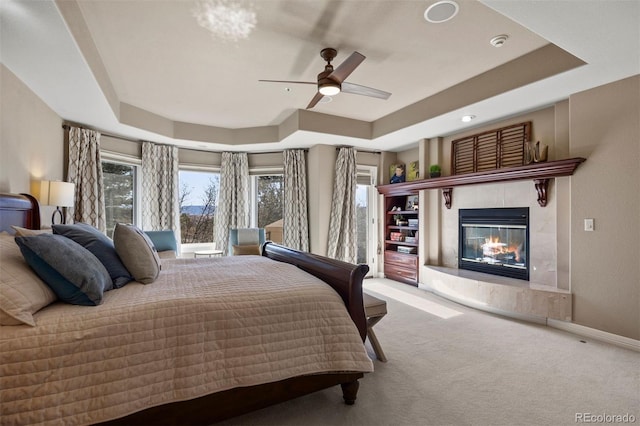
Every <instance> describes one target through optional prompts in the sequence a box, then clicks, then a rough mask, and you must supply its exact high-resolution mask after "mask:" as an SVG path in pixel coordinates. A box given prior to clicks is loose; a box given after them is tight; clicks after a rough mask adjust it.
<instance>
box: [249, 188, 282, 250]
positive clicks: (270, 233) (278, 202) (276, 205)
mask: <svg viewBox="0 0 640 426" xmlns="http://www.w3.org/2000/svg"><path fill="white" fill-rule="evenodd" d="M254 179H255V180H256V182H255V183H256V194H255V195H256V196H255V203H256V213H257V218H256V219H257V220H256V222H255V223H256V225H257V226H258V228H265V232H266V233H267V239H268V240H271V241H274V242H276V243H282V216H283V213H282V206H283V204H284V177H283V176H282V175H265V176H254Z"/></svg>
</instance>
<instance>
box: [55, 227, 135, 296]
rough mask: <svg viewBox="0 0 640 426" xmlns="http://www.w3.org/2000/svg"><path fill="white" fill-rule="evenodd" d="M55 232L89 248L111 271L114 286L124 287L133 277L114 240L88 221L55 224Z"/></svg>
mask: <svg viewBox="0 0 640 426" xmlns="http://www.w3.org/2000/svg"><path fill="white" fill-rule="evenodd" d="M52 228H53V233H54V234H60V235H62V236H64V237H67V238H70V239H72V240H73V241H75V242H76V243H78V244H80V245H81V246H82V247H84V248H86V249H87V250H89V251H90V252H91V253H93V255H94V256H95V257H97V258H98V260H99V261H100V262H102V264H103V265H104V267H105V268H106V269H107V271H108V272H109V276H110V277H111V280H112V281H113V288H120V287H124V285H125V284H127V283H128V282H129V281H133V277H132V276H131V274H130V273H129V271H128V270H127V268H126V267H125V266H124V263H122V261H121V260H120V257H119V256H118V253H117V252H116V248H115V246H114V245H113V241H112V240H111V239H110V238H109V237H107V236H106V235H104V234H103V233H102V232H100V230H98V229H96V228H94V227H93V226H91V225H88V224H86V223H75V224H73V225H53V226H52Z"/></svg>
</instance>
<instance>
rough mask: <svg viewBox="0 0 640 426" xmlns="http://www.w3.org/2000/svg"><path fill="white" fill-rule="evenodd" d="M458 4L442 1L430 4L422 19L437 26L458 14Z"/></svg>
mask: <svg viewBox="0 0 640 426" xmlns="http://www.w3.org/2000/svg"><path fill="white" fill-rule="evenodd" d="M458 9H459V7H458V3H456V2H455V1H453V0H442V1H439V2H437V3H434V4H432V5H431V6H429V7H428V8H427V10H425V11H424V19H426V20H427V22H431V23H432V24H439V23H441V22H446V21H448V20H449V19H452V18H453V17H454V16H456V15H457V14H458Z"/></svg>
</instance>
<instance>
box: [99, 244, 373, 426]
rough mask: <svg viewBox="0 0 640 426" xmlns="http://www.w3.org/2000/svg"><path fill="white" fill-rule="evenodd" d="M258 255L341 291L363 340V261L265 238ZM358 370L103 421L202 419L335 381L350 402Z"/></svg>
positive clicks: (210, 419)
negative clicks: (354, 262)
mask: <svg viewBox="0 0 640 426" xmlns="http://www.w3.org/2000/svg"><path fill="white" fill-rule="evenodd" d="M262 255H263V256H265V257H268V258H270V259H273V260H276V261H279V262H286V263H290V264H292V265H295V266H297V267H299V268H300V269H302V270H304V271H305V272H307V273H310V274H312V275H314V276H316V277H318V278H320V279H321V280H323V281H325V282H326V283H327V284H329V285H330V286H331V287H333V288H334V289H335V290H336V292H337V293H338V294H339V295H340V296H341V297H342V300H343V301H344V303H345V306H346V307H347V310H348V312H349V315H350V316H351V318H352V320H353V322H354V323H355V324H356V326H357V328H358V330H359V332H360V336H361V337H362V340H363V342H364V340H365V338H366V334H367V327H366V318H365V313H364V305H363V300H362V280H363V279H364V276H365V275H366V274H367V272H368V271H369V267H368V266H366V265H352V264H349V263H346V262H341V261H337V260H334V259H329V258H326V257H323V256H318V255H314V254H311V253H304V252H300V251H297V250H292V249H290V248H287V247H284V246H281V245H278V244H274V243H271V242H268V243H266V244H264V245H263V248H262ZM363 376H364V374H363V373H348V372H336V373H328V374H315V375H307V376H299V377H292V378H289V379H285V380H281V381H278V382H272V383H265V384H261V385H256V386H248V387H239V388H234V389H229V390H226V391H222V392H217V393H214V394H210V395H206V396H203V397H200V398H196V399H192V400H188V401H181V402H174V403H170V404H166V405H161V406H158V407H152V408H149V409H146V410H143V411H140V412H138V413H134V414H131V415H129V416H126V417H123V418H120V419H116V420H113V421H110V422H106V423H104V424H108V425H131V424H136V425H143V424H148V425H176V424H180V425H189V424H190V425H201V424H211V423H215V422H218V421H222V420H224V419H228V418H230V417H235V416H239V415H241V414H245V413H248V412H251V411H254V410H258V409H260V408H265V407H268V406H270V405H274V404H278V403H280V402H284V401H287V400H290V399H293V398H297V397H299V396H303V395H307V394H310V393H313V392H316V391H319V390H322V389H326V388H329V387H333V386H337V385H340V386H341V388H342V397H343V399H344V402H345V403H346V404H348V405H351V404H353V403H354V402H355V400H356V397H357V393H358V387H359V383H358V380H359V379H360V378H362V377H363Z"/></svg>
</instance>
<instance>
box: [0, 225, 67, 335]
mask: <svg viewBox="0 0 640 426" xmlns="http://www.w3.org/2000/svg"><path fill="white" fill-rule="evenodd" d="M56 299H57V298H56V295H55V293H54V292H53V291H52V290H51V289H50V288H49V286H47V285H46V284H45V283H44V282H43V281H42V280H41V279H40V278H39V277H38V276H37V275H36V273H35V272H33V270H32V269H31V268H30V267H29V265H27V262H25V260H24V258H23V257H22V253H21V252H20V248H19V247H18V245H17V244H16V242H15V239H14V238H13V236H12V235H9V234H0V325H21V324H28V325H30V326H35V325H36V322H35V320H34V319H33V314H35V313H36V312H38V311H39V310H40V309H42V308H44V307H45V306H47V305H50V304H51V303H53V302H55V301H56Z"/></svg>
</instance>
